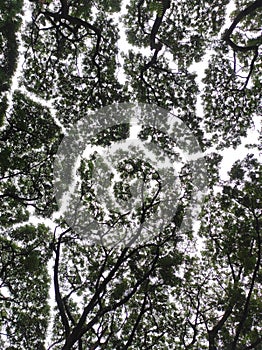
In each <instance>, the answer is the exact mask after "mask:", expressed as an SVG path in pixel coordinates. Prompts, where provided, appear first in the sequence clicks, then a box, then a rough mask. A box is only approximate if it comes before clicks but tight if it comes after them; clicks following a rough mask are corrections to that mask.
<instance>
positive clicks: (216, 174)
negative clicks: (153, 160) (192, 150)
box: [0, 0, 262, 350]
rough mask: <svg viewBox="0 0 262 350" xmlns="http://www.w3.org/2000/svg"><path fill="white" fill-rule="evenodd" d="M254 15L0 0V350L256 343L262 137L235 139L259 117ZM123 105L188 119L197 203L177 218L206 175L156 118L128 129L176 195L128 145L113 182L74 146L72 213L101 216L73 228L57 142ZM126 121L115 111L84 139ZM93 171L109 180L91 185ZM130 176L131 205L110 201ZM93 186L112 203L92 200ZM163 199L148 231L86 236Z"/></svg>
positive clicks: (124, 191)
mask: <svg viewBox="0 0 262 350" xmlns="http://www.w3.org/2000/svg"><path fill="white" fill-rule="evenodd" d="M261 15H262V1H261V0H256V1H248V0H234V1H229V0H220V1H209V0H206V1H196V0H192V1H189V0H182V1H174V0H161V1H159V0H130V1H128V2H122V1H121V0H97V1H89V0H24V1H23V0H4V1H1V2H0V49H1V51H0V94H1V105H0V143H1V149H0V177H1V182H0V200H1V207H0V214H1V215H0V249H1V256H0V348H1V349H6V350H16V349H17V350H23V349H24V350H47V349H49V350H61V349H62V350H69V349H75V350H77V349H78V350H91V349H93V350H94V349H98V350H99V349H108V350H117V349H118V350H123V349H130V350H138V349H141V350H146V349H154V350H165V349H166V350H171V349H174V350H179V349H181V350H185V349H194V350H199V349H201V350H204V349H209V350H216V349H217V350H220V349H221V350H222V349H229V350H230V349H232V350H244V349H245V350H247V349H257V350H258V349H261V347H262V337H261V334H262V322H261V312H262V298H261V297H262V294H261V290H262V288H261V287H262V286H261V285H262V274H261V256H262V251H261V249H262V248H261V240H262V236H261V190H260V185H261V164H260V163H259V160H258V158H257V154H258V151H259V150H261V149H260V146H259V145H258V142H257V140H256V139H255V137H252V139H251V141H250V138H249V139H248V141H247V142H246V143H247V144H246V146H245V147H244V146H243V142H245V137H246V136H247V135H249V132H250V131H252V130H253V135H254V130H255V128H256V127H257V125H258V118H259V115H261V74H260V71H261V44H262V39H261V26H262V16H261ZM124 37H125V40H124V39H123V38H124ZM201 62H202V66H201ZM201 67H205V69H204V72H203V73H202V74H201V75H200V76H199V75H198V73H199V69H200V68H201ZM127 102H128V103H133V104H137V103H140V104H143V105H150V106H156V107H153V108H163V109H165V110H166V111H168V113H169V114H170V115H172V116H174V117H176V118H178V119H179V120H180V121H181V123H183V125H185V126H186V127H187V128H188V129H189V130H191V133H192V136H193V137H194V138H195V140H197V142H198V144H199V146H200V147H201V150H202V152H203V154H204V155H205V157H204V158H203V159H202V161H203V164H204V166H203V168H205V169H206V172H207V176H206V177H205V181H206V182H205V184H206V185H207V186H206V187H207V188H206V195H205V199H204V202H203V203H202V209H201V213H200V214H199V216H198V220H197V221H195V219H196V218H195V217H194V213H193V210H192V215H189V214H188V213H189V212H190V210H191V209H190V208H191V207H190V202H192V198H193V193H194V189H195V186H196V183H197V181H198V182H199V183H201V181H203V179H204V175H203V174H202V173H198V177H197V179H196V178H194V173H193V171H192V167H191V165H192V164H190V162H189V163H187V162H186V161H184V160H183V157H182V156H183V155H180V154H179V152H178V153H177V151H176V150H177V147H178V146H179V145H178V144H177V143H178V139H179V140H180V139H181V140H182V141H181V142H183V143H184V144H183V149H187V145H188V142H189V140H188V138H187V136H186V133H185V129H183V128H181V129H180V127H179V125H177V126H176V135H178V136H177V139H172V138H171V137H170V135H168V134H167V133H165V132H164V130H162V129H161V126H159V128H156V127H155V125H160V124H161V123H162V119H161V115H160V116H159V118H158V123H159V124H155V125H146V126H143V127H142V128H141V130H139V132H138V136H137V138H138V139H140V140H141V142H148V143H150V142H151V144H152V145H156V146H158V147H161V149H163V150H164V152H165V154H167V155H168V157H169V159H170V161H171V162H172V163H173V164H178V163H179V162H180V169H179V171H178V175H177V177H178V179H179V181H180V192H178V193H176V192H175V191H176V189H175V188H171V189H170V191H165V184H164V181H163V179H162V175H161V174H162V173H161V172H160V171H158V169H156V167H154V166H152V164H150V162H148V161H145V160H143V159H139V157H136V156H133V151H134V152H135V148H131V147H130V150H129V154H127V153H125V152H124V150H123V151H122V153H120V159H121V161H120V162H119V164H118V168H117V170H118V172H119V173H120V174H121V175H120V176H119V179H118V181H115V183H113V177H114V176H113V174H112V173H111V172H110V167H109V166H108V165H107V164H106V163H104V162H103V161H102V160H100V161H99V156H98V153H97V152H95V151H94V152H92V153H89V154H82V155H81V159H80V160H79V164H78V168H77V169H76V174H77V178H78V188H79V191H80V192H79V193H80V196H81V203H82V208H81V210H83V211H86V212H88V213H89V218H90V217H91V218H94V220H96V223H97V225H92V224H91V223H88V224H87V222H86V221H84V222H81V225H82V226H81V228H82V229H81V232H80V231H79V230H77V229H76V226H74V225H70V224H68V221H67V217H65V216H63V215H61V212H59V211H58V209H59V208H58V204H59V203H58V202H57V200H56V192H55V190H54V183H55V181H56V180H57V179H55V176H54V173H55V169H54V164H55V161H56V160H57V156H56V155H57V152H58V150H59V145H60V144H61V141H62V140H63V138H64V137H66V135H68V134H69V133H70V130H72V127H73V126H74V125H76V123H77V122H79V123H80V124H79V125H80V126H81V121H83V120H85V121H87V123H88V125H90V130H91V129H92V128H96V127H98V124H99V119H98V118H97V114H96V113H97V112H96V111H97V110H99V109H101V108H103V107H105V106H110V105H112V104H121V103H127ZM156 110H157V109H156ZM107 118H108V119H107ZM118 118H119V116H118ZM107 120H109V116H108V115H105V117H104V120H103V122H104V123H105V124H104V125H107V124H106V122H107ZM120 120H122V119H121V118H120ZM163 120H164V119H163ZM118 121H119V119H118ZM159 121H160V122H159ZM163 123H164V121H163ZM82 132H83V130H82ZM130 133H131V124H130V123H129V122H126V121H125V120H124V119H123V122H118V124H117V125H115V126H112V125H110V127H107V128H106V127H105V128H104V129H103V130H100V132H98V133H97V134H96V135H94V136H93V137H90V140H89V143H90V147H91V146H92V147H93V148H94V149H101V148H102V149H107V148H108V147H109V146H112V145H113V144H119V143H120V142H123V141H126V140H127V139H128V138H129V136H130ZM75 146H76V143H74V142H72V144H71V143H70V144H69V145H68V148H67V153H66V154H67V155H68V161H69V162H70V160H71V158H72V157H73V156H75V153H74V152H75V148H74V147H75ZM239 146H242V148H241V149H242V150H243V149H245V150H246V153H245V154H241V153H239V159H238V160H237V159H236V161H235V163H234V164H233V165H232V167H231V169H230V171H229V172H228V176H227V177H224V178H222V177H221V170H223V164H225V163H224V159H223V157H224V156H225V155H226V156H227V155H228V154H230V152H231V151H232V149H237V148H238V147H239ZM160 160H161V155H160V154H159V155H158V161H159V162H160ZM112 162H113V159H112ZM57 164H58V168H59V164H60V163H59V162H58V163H57ZM62 164H63V162H61V167H62ZM201 164H202V163H201ZM201 166H202V165H201ZM61 169H62V170H63V168H61ZM61 169H60V170H61ZM60 173H61V172H60ZM164 173H165V175H166V176H169V175H170V174H171V173H170V169H169V168H167V167H166V169H165V171H164ZM94 174H96V175H94ZM171 175H172V174H171ZM171 175H170V176H171ZM61 176H62V177H63V176H64V178H68V176H70V174H69V173H67V172H66V171H65V172H64V174H62V175H61ZM94 176H96V179H97V178H104V179H105V180H104V182H103V183H102V185H101V186H100V187H99V186H95V184H94V182H95V181H94ZM139 179H140V180H141V179H142V180H141V181H142V182H143V185H142V187H138V190H137V191H138V194H137V198H139V200H140V201H138V200H136V201H135V200H134V201H133V207H132V209H133V211H132V213H131V209H130V210H129V211H128V212H126V213H123V210H122V209H123V207H124V205H125V203H126V202H127V201H128V200H130V198H132V195H133V194H134V189H132V186H129V183H130V182H132V181H138V180H139ZM106 186H107V187H108V188H113V190H112V191H113V192H112V193H113V195H114V196H115V198H116V199H117V201H118V203H120V204H119V206H118V207H114V205H113V204H114V203H113V204H112V201H111V202H110V200H111V199H110V200H109V199H108V201H107V203H109V204H110V205H111V207H110V205H109V209H108V210H105V208H104V207H103V205H102V204H101V201H100V199H101V196H100V197H99V193H100V192H99V191H100V190H101V191H103V190H104V189H105V188H107V187H106ZM144 186H147V188H148V190H147V191H146V190H145V189H144ZM62 190H63V188H62ZM163 190H164V192H163ZM108 191H109V190H108ZM132 191H133V192H132ZM62 192H63V191H62ZM108 193H109V192H108ZM160 193H164V195H162V197H159V196H160ZM172 194H173V195H174V194H175V195H176V203H175V210H174V214H173V216H172V218H171V220H170V221H169V222H168V223H167V224H165V225H164V224H163V225H159V226H154V234H152V235H151V236H150V237H149V238H148V239H147V240H141V241H139V240H138V241H137V242H131V243H134V244H130V245H124V244H117V245H115V246H112V245H106V244H101V242H99V239H97V242H94V241H91V242H90V240H89V238H90V237H92V235H97V237H104V235H106V234H107V232H108V231H110V230H112V229H115V228H117V229H118V230H121V232H122V233H123V234H124V235H128V233H129V232H130V230H132V229H133V227H134V226H135V225H138V227H140V228H141V227H142V225H143V224H144V222H145V220H149V222H150V218H152V217H153V215H157V213H160V214H161V213H162V212H161V211H159V210H160V209H158V208H159V206H158V205H159V203H160V202H161V201H166V202H168V200H169V202H168V203H169V207H170V208H172V206H173V203H172V202H170V200H171V199H172V198H173V197H172ZM159 198H160V199H159ZM170 198H171V199H170ZM77 203H78V202H77ZM170 203H171V204H170ZM121 210H122V211H121ZM161 217H162V214H161ZM185 218H186V220H187V222H186V223H187V224H188V225H186V226H185ZM182 227H183V229H182ZM83 230H84V231H85V232H84V233H85V234H84V235H82V234H81V233H83ZM141 230H142V229H141ZM97 232H99V235H98V234H97ZM139 232H140V231H139ZM151 233H152V232H151Z"/></svg>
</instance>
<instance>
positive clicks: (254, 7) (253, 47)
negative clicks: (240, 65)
mask: <svg viewBox="0 0 262 350" xmlns="http://www.w3.org/2000/svg"><path fill="white" fill-rule="evenodd" d="M260 7H262V0H256V1H255V2H253V3H252V4H251V5H249V6H248V7H246V8H245V9H244V10H243V11H241V12H240V13H239V14H238V15H237V16H236V18H235V19H234V21H233V22H232V24H231V26H230V27H229V29H228V30H227V31H226V33H225V35H224V37H223V39H224V40H225V41H226V43H227V44H228V45H229V46H230V47H231V48H232V49H233V50H234V51H241V52H247V51H252V50H257V49H258V46H257V45H250V46H240V45H237V44H236V43H234V42H233V41H232V40H231V39H230V36H231V34H232V33H233V31H234V30H235V28H236V26H237V25H238V23H239V22H240V21H241V20H242V19H243V18H245V17H246V16H248V15H250V14H251V13H252V12H254V11H256V10H257V9H258V8H260Z"/></svg>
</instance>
